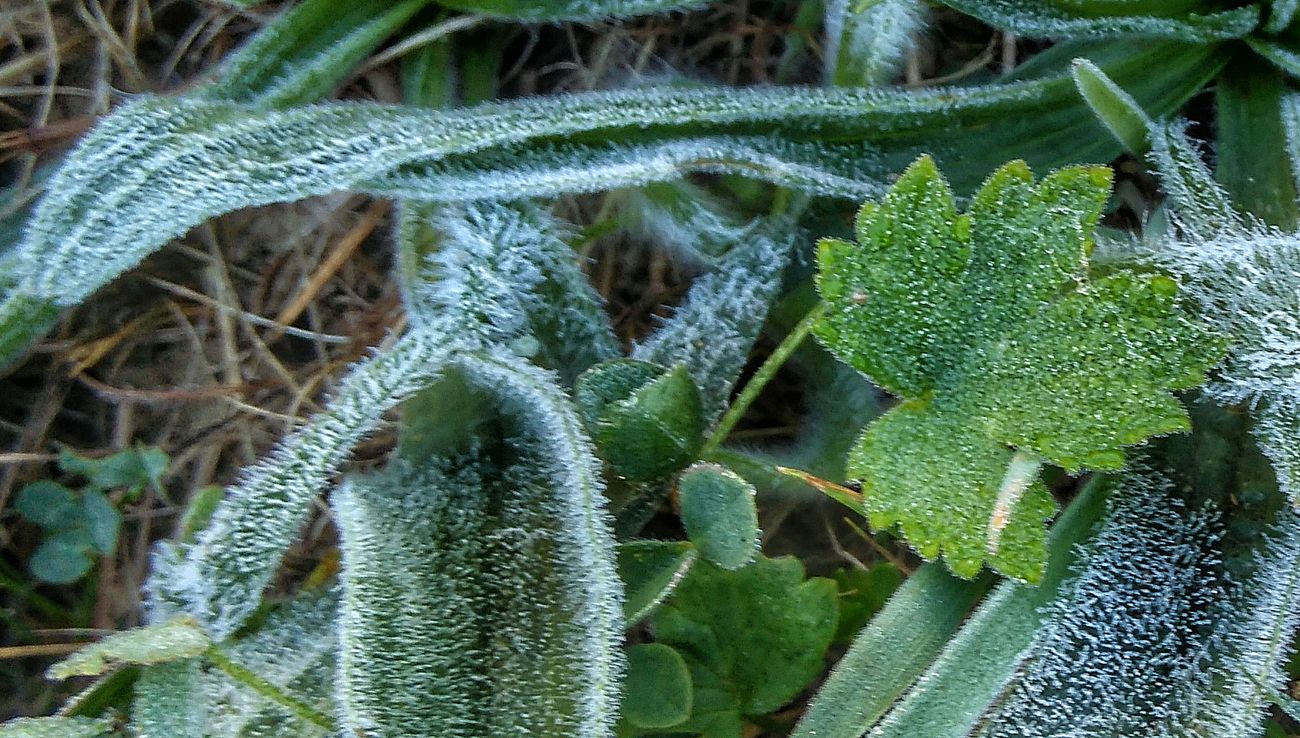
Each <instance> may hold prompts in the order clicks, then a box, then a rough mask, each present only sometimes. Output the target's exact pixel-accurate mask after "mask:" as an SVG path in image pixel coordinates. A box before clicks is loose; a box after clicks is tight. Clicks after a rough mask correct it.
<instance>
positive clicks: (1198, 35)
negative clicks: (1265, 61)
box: [943, 0, 1260, 43]
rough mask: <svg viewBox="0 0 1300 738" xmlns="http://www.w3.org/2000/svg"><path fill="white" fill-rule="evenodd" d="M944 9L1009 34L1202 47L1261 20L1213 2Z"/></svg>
mask: <svg viewBox="0 0 1300 738" xmlns="http://www.w3.org/2000/svg"><path fill="white" fill-rule="evenodd" d="M943 4H944V5H948V6H950V7H953V8H956V9H957V10H960V11H961V12H963V13H966V14H968V15H973V16H975V17H976V18H979V19H980V20H982V21H984V22H985V23H988V24H989V25H991V26H996V27H998V28H1002V29H1005V30H1008V31H1011V32H1012V33H1016V34H1019V35H1022V36H1040V37H1047V38H1053V39H1065V38H1081V37H1094V38H1095V37H1126V38H1131V37H1143V36H1145V37H1148V38H1173V39H1178V40H1179V41H1191V42H1201V43H1204V42H1208V41H1217V40H1222V39H1229V38H1240V37H1242V36H1245V35H1246V34H1248V33H1250V32H1251V31H1253V30H1255V27H1256V26H1258V25H1259V20H1260V9H1259V6H1257V5H1247V6H1245V7H1242V8H1231V9H1227V10H1224V9H1221V8H1218V7H1216V4H1215V3H1206V2H1196V3H1186V2H1177V1H1176V0H1175V1H1174V2H1170V1H1168V0H1165V1H1161V0H1155V1H1154V2H1151V1H1148V2H1073V1H1070V0H943ZM1189 5H1190V6H1191V7H1188V6H1189Z"/></svg>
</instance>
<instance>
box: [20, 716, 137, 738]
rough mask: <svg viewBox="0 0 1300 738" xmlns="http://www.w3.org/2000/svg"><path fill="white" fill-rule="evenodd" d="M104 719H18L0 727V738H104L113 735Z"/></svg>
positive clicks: (110, 723)
mask: <svg viewBox="0 0 1300 738" xmlns="http://www.w3.org/2000/svg"><path fill="white" fill-rule="evenodd" d="M113 733H114V730H113V721H112V720H109V719H106V718H84V717H48V718H18V719H17V720H11V721H9V722H7V723H5V724H3V725H0V738H104V736H108V735H110V734H113Z"/></svg>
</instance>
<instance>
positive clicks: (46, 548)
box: [27, 535, 92, 584]
mask: <svg viewBox="0 0 1300 738" xmlns="http://www.w3.org/2000/svg"><path fill="white" fill-rule="evenodd" d="M86 548H87V547H86V546H84V545H80V542H79V541H77V540H75V537H69V536H62V535H60V536H54V537H53V538H50V539H48V540H46V541H45V542H44V543H42V544H41V545H40V547H39V548H37V549H36V553H34V554H32V558H31V559H30V560H29V561H28V562H27V568H28V569H30V570H31V572H32V576H34V577H36V578H37V579H39V580H41V581H42V582H49V583H50V584H68V583H71V582H75V581H77V580H78V579H80V578H81V577H83V576H85V574H86V572H87V571H90V565H91V563H92V562H91V560H90V557H89V556H87V555H86Z"/></svg>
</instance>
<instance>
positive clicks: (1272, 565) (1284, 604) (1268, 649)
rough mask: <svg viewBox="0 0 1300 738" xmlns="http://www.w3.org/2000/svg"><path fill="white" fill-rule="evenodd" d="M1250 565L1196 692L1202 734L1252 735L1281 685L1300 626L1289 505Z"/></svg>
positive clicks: (1299, 522)
mask: <svg viewBox="0 0 1300 738" xmlns="http://www.w3.org/2000/svg"><path fill="white" fill-rule="evenodd" d="M1254 568H1255V573H1254V575H1253V576H1251V578H1250V579H1249V580H1248V581H1246V582H1244V583H1243V586H1242V591H1241V593H1240V594H1239V595H1238V596H1237V598H1236V600H1235V603H1234V604H1235V606H1234V607H1232V609H1231V611H1230V614H1231V617H1229V618H1227V620H1226V622H1225V623H1224V625H1223V633H1222V643H1223V644H1224V653H1225V655H1224V656H1222V657H1220V658H1219V659H1218V661H1217V663H1216V664H1215V670H1214V677H1215V678H1216V679H1217V680H1218V683H1217V685H1216V688H1215V689H1214V690H1212V691H1209V692H1207V693H1206V694H1204V695H1202V700H1201V704H1200V715H1201V722H1202V723H1203V724H1204V725H1205V726H1206V729H1205V730H1204V735H1213V736H1222V737H1223V738H1255V736H1258V735H1259V734H1260V727H1261V725H1262V724H1263V721H1264V718H1265V717H1266V716H1267V714H1268V706H1269V703H1270V702H1271V701H1272V699H1273V698H1272V694H1273V693H1276V692H1277V691H1279V690H1281V689H1282V687H1283V686H1284V685H1285V684H1286V681H1287V676H1286V672H1285V671H1284V670H1283V667H1284V666H1285V664H1286V660H1287V657H1288V656H1289V655H1290V654H1291V646H1292V636H1293V635H1294V634H1295V633H1296V629H1297V628H1300V516H1298V515H1297V513H1296V512H1295V511H1294V510H1289V509H1288V510H1284V511H1283V512H1282V513H1281V515H1280V516H1279V518H1278V520H1277V522H1276V524H1275V525H1274V526H1272V529H1271V531H1270V534H1269V537H1268V539H1267V541H1266V542H1265V544H1264V545H1263V546H1262V547H1261V548H1260V549H1259V551H1257V552H1256V556H1255V567H1254Z"/></svg>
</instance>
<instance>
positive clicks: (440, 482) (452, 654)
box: [335, 356, 622, 738]
mask: <svg viewBox="0 0 1300 738" xmlns="http://www.w3.org/2000/svg"><path fill="white" fill-rule="evenodd" d="M460 362H461V363H462V365H463V368H464V369H465V374H466V376H467V377H469V378H471V379H472V380H473V381H475V382H476V384H477V385H478V387H479V389H480V391H483V392H486V393H488V394H489V395H491V396H492V398H493V399H494V400H495V402H496V404H497V407H498V411H499V413H500V420H501V422H502V423H503V424H504V425H505V426H506V429H507V436H508V439H509V440H507V441H506V442H505V443H504V444H502V447H501V448H493V447H492V446H491V445H488V444H490V443H491V442H487V441H485V445H484V446H483V448H482V449H481V450H480V452H479V453H477V454H475V455H471V456H470V457H468V458H465V457H462V458H456V459H444V460H437V459H435V460H430V461H428V462H427V463H423V464H421V465H419V466H418V467H417V466H408V465H406V464H405V463H404V462H400V461H399V462H394V465H393V466H392V467H391V468H390V469H389V470H388V471H386V472H384V473H383V474H382V475H379V476H374V477H369V478H363V479H358V480H354V481H352V482H351V483H348V484H345V485H344V487H343V488H342V489H341V490H340V492H339V493H338V495H337V496H336V500H335V509H336V511H337V516H338V520H339V525H340V528H341V529H342V533H343V552H344V575H343V578H344V593H345V594H344V605H343V614H342V621H341V622H342V654H341V662H340V672H339V673H340V684H339V701H340V705H341V707H340V710H341V715H342V718H343V720H344V728H345V730H358V729H359V730H364V731H365V732H366V734H368V735H382V736H385V738H400V737H401V736H411V737H413V738H414V737H415V736H428V735H448V736H452V735H455V736H466V737H467V738H468V737H472V736H481V737H482V738H488V737H489V736H504V735H555V736H561V735H563V736H574V737H576V738H583V737H589V738H595V737H598V736H608V735H610V734H611V728H612V721H613V717H614V715H615V714H616V711H617V684H618V680H619V677H620V672H621V670H622V664H621V651H620V648H619V643H620V642H621V640H622V611H621V586H620V584H619V582H618V579H617V576H616V574H615V573H614V567H613V561H612V558H613V550H614V541H613V538H612V536H611V535H610V533H609V528H608V523H607V520H606V516H605V513H604V510H603V504H604V503H603V499H602V495H601V488H600V482H599V472H598V469H597V466H596V462H595V459H594V457H593V456H592V449H591V447H590V444H589V442H588V441H587V440H586V438H585V436H583V434H582V431H581V429H580V426H579V423H578V419H577V417H576V416H575V415H574V413H573V412H572V410H571V408H570V407H569V405H568V404H567V400H566V399H565V398H564V397H563V395H562V394H561V393H560V392H559V390H558V388H557V387H556V386H555V384H554V382H553V379H552V377H551V376H550V375H547V374H545V373H543V372H541V371H539V370H536V369H531V368H523V369H521V368H519V367H518V365H517V362H516V361H514V360H512V359H508V358H506V359H500V360H498V359H495V358H473V357H468V356H467V357H465V358H463V359H461V360H460Z"/></svg>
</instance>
